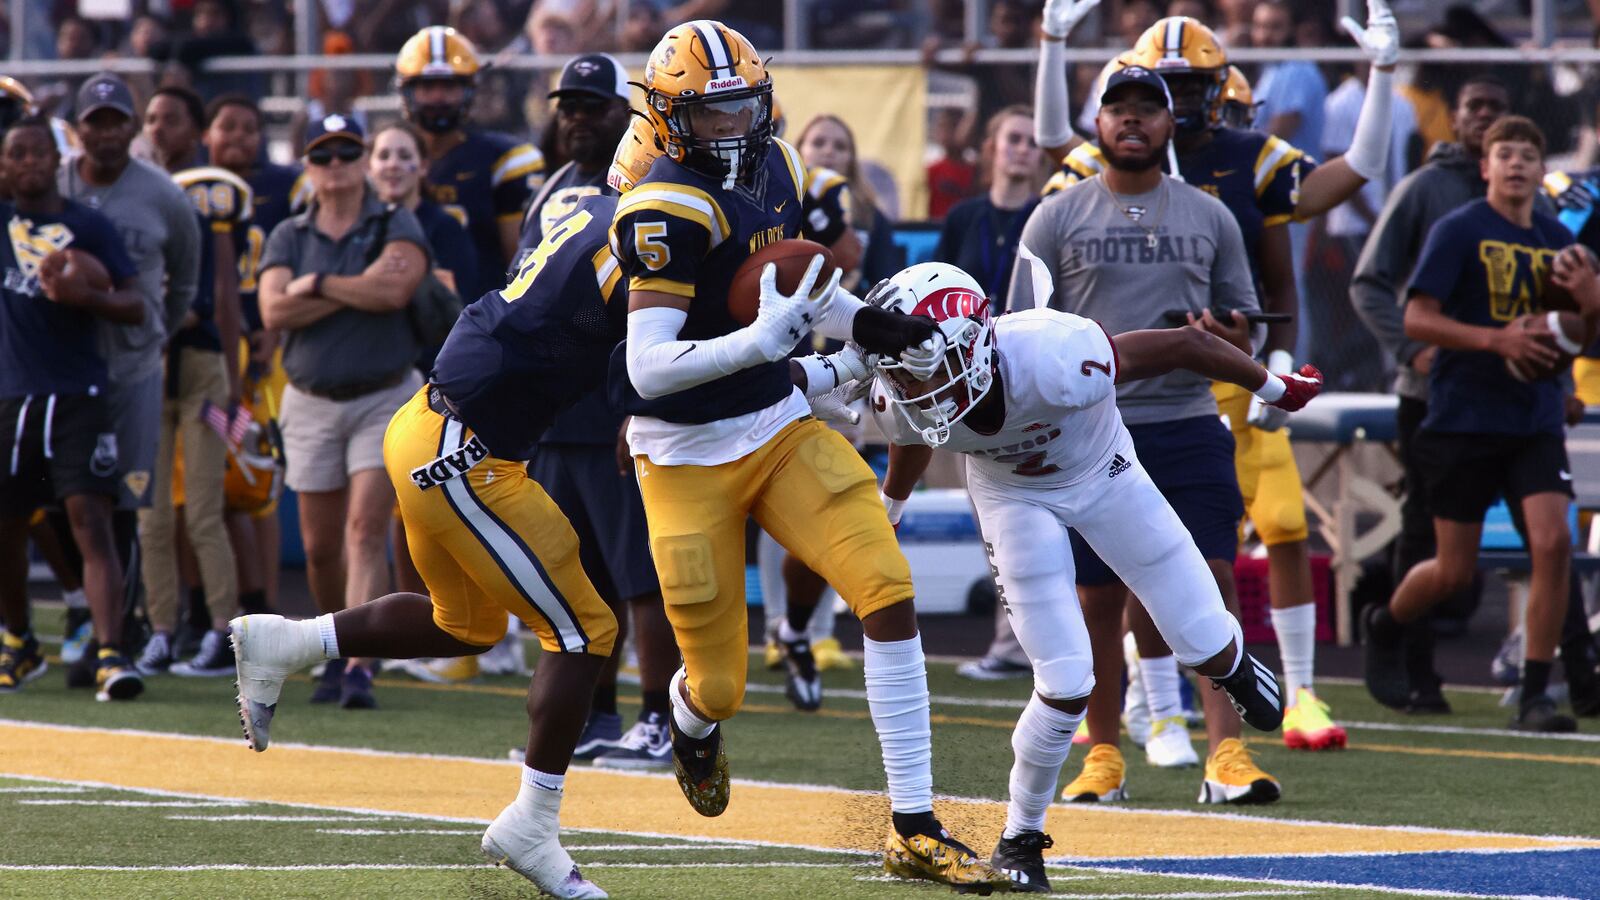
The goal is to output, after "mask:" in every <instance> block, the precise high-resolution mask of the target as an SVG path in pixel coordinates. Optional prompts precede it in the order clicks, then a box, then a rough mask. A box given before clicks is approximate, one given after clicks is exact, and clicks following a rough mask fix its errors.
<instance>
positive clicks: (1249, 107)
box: [1222, 66, 1256, 128]
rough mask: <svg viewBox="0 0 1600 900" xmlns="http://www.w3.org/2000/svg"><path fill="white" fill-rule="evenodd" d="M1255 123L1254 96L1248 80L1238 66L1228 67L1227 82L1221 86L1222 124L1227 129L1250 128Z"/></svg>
mask: <svg viewBox="0 0 1600 900" xmlns="http://www.w3.org/2000/svg"><path fill="white" fill-rule="evenodd" d="M1255 121H1256V104H1255V95H1254V94H1252V93H1251V91H1250V79H1248V78H1246V77H1244V73H1243V72H1241V71H1239V67H1238V66H1229V67H1228V80H1227V81H1225V82H1223V84H1222V124H1224V125H1226V126H1228V127H1229V128H1250V127H1252V126H1253V125H1254V124H1255Z"/></svg>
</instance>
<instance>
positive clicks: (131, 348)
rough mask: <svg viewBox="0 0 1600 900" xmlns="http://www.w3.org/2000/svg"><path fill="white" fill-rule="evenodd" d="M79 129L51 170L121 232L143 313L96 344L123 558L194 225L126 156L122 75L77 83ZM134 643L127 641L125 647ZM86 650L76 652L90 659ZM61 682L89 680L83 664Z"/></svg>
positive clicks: (145, 475) (132, 128)
mask: <svg viewBox="0 0 1600 900" xmlns="http://www.w3.org/2000/svg"><path fill="white" fill-rule="evenodd" d="M76 105H77V109H78V116H77V124H76V129H77V134H78V140H79V141H80V142H81V143H82V144H83V155H82V156H80V157H78V158H77V159H76V160H73V161H72V162H70V163H68V164H67V165H66V166H63V167H62V169H61V171H60V173H59V174H58V176H57V180H58V182H59V185H60V188H61V193H62V194H63V195H64V196H66V197H67V198H68V199H71V200H77V201H79V202H80V203H83V204H85V205H87V206H90V207H92V208H94V209H98V210H99V211H100V212H101V213H103V214H104V215H105V216H106V218H108V219H110V220H111V222H112V224H114V225H116V226H117V232H118V233H119V234H120V235H121V236H122V243H123V246H124V247H126V248H127V251H128V255H129V256H130V257H132V259H133V265H134V268H135V269H137V270H138V272H139V276H138V285H139V294H140V296H141V297H142V298H143V299H144V304H145V315H144V317H143V321H142V323H140V324H137V325H132V324H114V323H111V322H101V323H100V325H99V328H100V335H99V339H100V352H101V356H102V357H103V358H104V359H105V361H106V366H107V367H108V369H109V370H110V373H111V377H110V385H109V388H108V389H107V391H106V395H107V399H108V405H109V407H110V412H111V422H112V426H113V427H114V428H115V429H116V434H117V463H118V469H117V474H118V476H119V479H118V485H119V488H120V490H119V494H118V498H117V511H116V513H115V514H114V515H113V518H112V523H113V527H114V529H115V532H116V537H117V548H118V551H119V552H121V553H122V554H123V566H124V568H125V569H127V570H128V573H129V574H130V575H131V574H132V573H133V572H134V571H136V570H134V569H133V568H132V567H131V565H130V563H131V560H132V559H133V551H134V547H135V543H136V540H137V537H136V536H137V530H138V529H137V512H136V511H137V510H139V509H142V508H144V507H145V506H148V505H149V503H150V483H151V481H152V478H153V473H154V471H155V462H156V451H157V448H158V445H159V442H160V432H159V428H158V425H159V423H160V420H161V404H162V389H163V382H164V380H165V378H164V374H163V368H164V367H163V365H162V361H163V351H164V349H165V346H166V343H167V340H168V339H169V338H170V337H171V336H172V335H174V334H176V333H177V332H178V330H179V328H181V327H182V325H183V320H184V318H185V317H186V316H188V314H189V309H190V307H191V306H192V305H193V303H194V298H195V294H196V291H197V287H198V284H199V278H200V226H199V224H198V223H197V221H196V220H195V215H194V210H193V208H192V207H191V206H190V205H189V200H188V198H187V197H185V196H184V194H183V191H182V190H181V189H179V187H178V186H177V185H176V184H173V182H172V178H171V177H170V176H168V175H167V173H166V172H164V171H162V170H161V169H159V168H157V167H156V166H152V165H150V164H149V163H146V162H142V161H140V160H136V159H133V158H132V157H130V156H129V154H128V150H129V147H130V145H131V144H132V143H133V139H134V136H135V135H136V134H137V133H138V131H139V123H138V120H137V119H136V118H135V113H134V106H133V94H132V93H131V92H130V91H129V90H128V86H127V84H125V83H124V82H123V81H122V79H120V78H118V77H117V76H115V75H112V74H110V73H107V72H102V73H100V74H98V75H96V76H94V77H93V78H90V79H89V80H88V81H85V82H84V83H83V88H82V89H81V90H79V91H78V97H77V104H76ZM129 649H132V648H129ZM92 658H93V654H92V653H86V654H84V656H83V659H84V660H86V661H92ZM72 675H73V677H69V680H68V683H69V684H73V685H77V686H81V687H87V686H88V684H89V678H88V677H87V676H88V675H89V671H88V669H87V668H77V669H74V670H73V673H72Z"/></svg>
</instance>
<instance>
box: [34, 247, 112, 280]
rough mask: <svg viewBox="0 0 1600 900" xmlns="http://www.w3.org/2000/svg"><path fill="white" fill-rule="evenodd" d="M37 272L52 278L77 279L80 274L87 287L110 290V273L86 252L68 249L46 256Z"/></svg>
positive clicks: (72, 248)
mask: <svg viewBox="0 0 1600 900" xmlns="http://www.w3.org/2000/svg"><path fill="white" fill-rule="evenodd" d="M39 272H40V274H41V275H42V274H44V273H45V272H49V273H51V276H52V277H62V278H69V279H70V278H77V277H79V275H80V273H81V275H82V277H83V278H84V280H85V281H86V283H87V284H88V285H89V287H91V288H93V289H94V290H97V291H109V290H111V273H109V272H107V271H106V267H105V264H104V263H102V262H100V260H99V259H98V258H97V257H96V256H95V255H94V254H92V253H90V252H88V251H87V250H79V249H77V248H76V247H68V248H67V249H65V250H57V251H56V252H54V253H52V254H50V255H49V256H46V257H45V258H44V260H43V261H42V262H40V263H39Z"/></svg>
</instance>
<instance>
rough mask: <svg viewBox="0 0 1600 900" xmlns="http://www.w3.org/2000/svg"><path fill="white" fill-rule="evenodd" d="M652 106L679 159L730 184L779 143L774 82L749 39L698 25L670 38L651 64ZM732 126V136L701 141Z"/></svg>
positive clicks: (648, 98) (717, 25) (718, 26)
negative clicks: (710, 130)
mask: <svg viewBox="0 0 1600 900" xmlns="http://www.w3.org/2000/svg"><path fill="white" fill-rule="evenodd" d="M642 87H643V88H644V91H645V104H646V109H647V113H648V115H649V117H650V123H651V125H652V126H654V128H655V133H656V137H657V138H658V139H659V140H660V141H661V146H662V147H663V148H664V150H665V152H666V154H667V155H668V156H670V157H672V159H674V160H676V161H677V162H679V163H681V164H682V165H684V166H685V167H686V168H689V169H692V170H694V171H696V172H699V173H701V174H703V175H708V176H710V177H712V178H720V179H722V180H723V182H724V183H725V184H727V185H729V186H731V185H732V184H733V183H734V182H735V181H737V180H739V179H740V178H741V177H743V176H745V175H748V174H753V173H754V172H756V171H758V170H759V169H760V163H761V161H762V160H764V159H765V158H766V153H767V148H768V147H770V146H771V144H772V77H771V76H770V75H768V74H767V67H766V65H765V64H763V63H762V61H761V57H760V56H759V55H758V54H757V52H756V48H755V45H753V44H751V43H750V41H749V40H747V39H746V38H745V36H744V35H742V34H740V33H739V32H737V31H734V30H733V29H732V28H729V27H728V26H726V25H724V24H722V23H721V22H716V21H712V20H710V19H696V20H695V21H693V22H686V23H684V24H682V25H679V26H678V27H676V28H674V29H672V30H671V31H669V32H667V34H666V36H665V37H663V38H662V39H661V42H660V43H658V44H656V47H655V49H654V50H652V51H651V52H650V61H649V62H648V63H647V64H646V65H645V70H644V84H643V85H642ZM729 120H732V121H733V123H734V124H735V126H736V127H737V128H738V129H739V130H738V132H737V133H735V134H731V135H729V136H726V137H699V136H696V133H695V132H696V128H695V126H696V125H697V124H699V125H700V126H701V128H702V130H704V129H705V128H706V127H707V125H708V124H710V123H713V122H715V123H721V124H726V123H727V122H728V121H729Z"/></svg>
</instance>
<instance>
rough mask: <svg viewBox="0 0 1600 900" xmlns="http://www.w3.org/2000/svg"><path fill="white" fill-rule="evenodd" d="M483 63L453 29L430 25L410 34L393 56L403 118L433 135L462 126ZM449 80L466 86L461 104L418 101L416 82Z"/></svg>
mask: <svg viewBox="0 0 1600 900" xmlns="http://www.w3.org/2000/svg"><path fill="white" fill-rule="evenodd" d="M482 69H483V64H482V63H481V62H479V60H478V48H476V47H474V46H473V45H472V41H470V40H468V39H467V38H466V37H465V36H464V35H462V34H460V33H459V32H457V31H456V30H455V29H454V28H447V27H445V26H443V25H430V26H428V27H427V28H424V29H422V30H421V31H419V32H417V33H416V34H414V35H412V36H411V38H410V39H409V40H407V41H406V43H405V46H403V47H401V48H400V53H399V54H398V55H397V56H396V57H395V61H394V71H395V81H396V82H397V84H396V86H397V87H398V88H399V90H400V101H401V105H402V106H403V107H404V109H405V113H406V118H407V119H409V120H411V122H412V123H413V124H415V125H416V126H417V127H418V128H421V129H423V130H424V131H430V132H433V133H434V134H445V133H448V132H451V131H454V130H456V129H457V128H460V127H461V122H462V120H463V119H465V118H466V114H467V110H468V109H469V108H470V107H471V106H472V96H473V93H474V92H475V91H476V90H477V86H478V72H480V71H481V70H482ZM421 81H448V82H455V83H459V84H461V85H462V86H463V87H464V88H465V92H464V95H463V97H462V99H461V102H460V103H452V104H438V103H432V104H419V103H417V101H416V99H415V91H416V86H417V83H418V82H421Z"/></svg>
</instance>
